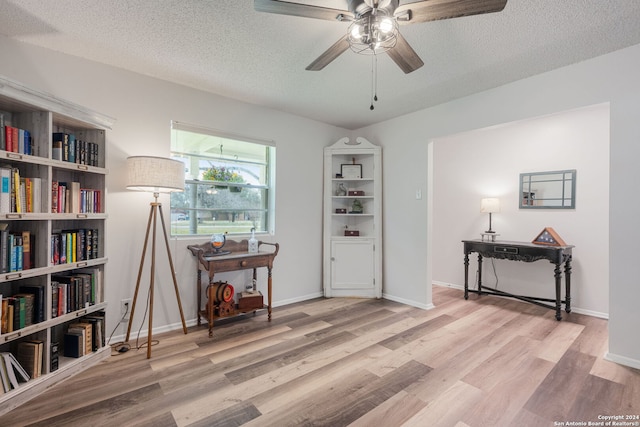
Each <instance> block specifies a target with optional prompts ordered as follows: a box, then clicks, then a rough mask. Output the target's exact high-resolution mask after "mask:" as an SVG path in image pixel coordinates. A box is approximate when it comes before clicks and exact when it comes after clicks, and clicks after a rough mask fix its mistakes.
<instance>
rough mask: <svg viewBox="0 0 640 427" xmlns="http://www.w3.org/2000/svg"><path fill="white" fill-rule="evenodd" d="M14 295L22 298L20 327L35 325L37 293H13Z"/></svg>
mask: <svg viewBox="0 0 640 427" xmlns="http://www.w3.org/2000/svg"><path fill="white" fill-rule="evenodd" d="M13 297H14V298H15V299H20V328H24V327H26V326H31V325H33V320H34V302H35V295H34V294H28V293H19V294H15V295H13ZM23 316H24V318H23Z"/></svg>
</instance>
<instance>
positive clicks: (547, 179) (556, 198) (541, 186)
mask: <svg viewBox="0 0 640 427" xmlns="http://www.w3.org/2000/svg"><path fill="white" fill-rule="evenodd" d="M575 207H576V170H575V169H568V170H562V171H551V172H531V173H521V174H520V209H575Z"/></svg>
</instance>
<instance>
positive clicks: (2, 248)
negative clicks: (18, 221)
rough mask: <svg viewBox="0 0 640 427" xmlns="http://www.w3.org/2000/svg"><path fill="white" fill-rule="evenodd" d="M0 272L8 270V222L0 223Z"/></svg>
mask: <svg viewBox="0 0 640 427" xmlns="http://www.w3.org/2000/svg"><path fill="white" fill-rule="evenodd" d="M0 258H1V259H0V273H7V272H8V271H9V224H8V223H6V222H2V223H0Z"/></svg>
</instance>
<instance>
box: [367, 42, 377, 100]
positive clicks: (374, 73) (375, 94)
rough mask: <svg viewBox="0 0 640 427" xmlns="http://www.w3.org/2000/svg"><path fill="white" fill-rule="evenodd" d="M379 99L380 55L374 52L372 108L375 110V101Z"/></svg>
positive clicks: (372, 60)
mask: <svg viewBox="0 0 640 427" xmlns="http://www.w3.org/2000/svg"><path fill="white" fill-rule="evenodd" d="M377 101H378V55H376V54H373V55H372V56H371V106H370V107H369V109H370V110H373V109H374V107H373V103H374V102H377Z"/></svg>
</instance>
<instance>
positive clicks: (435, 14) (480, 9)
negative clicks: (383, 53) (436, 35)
mask: <svg viewBox="0 0 640 427" xmlns="http://www.w3.org/2000/svg"><path fill="white" fill-rule="evenodd" d="M506 5H507V0H423V1H417V2H414V3H405V4H403V5H402V6H398V8H397V9H396V11H395V15H396V16H402V15H406V14H407V13H408V19H405V20H402V19H398V23H408V24H411V23H415V22H427V21H437V20H439V19H450V18H458V17H461V16H470V15H479V14H482V13H493V12H500V11H501V10H502V9H504V7H505V6H506Z"/></svg>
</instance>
